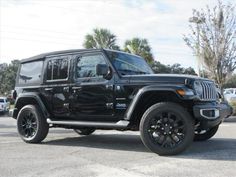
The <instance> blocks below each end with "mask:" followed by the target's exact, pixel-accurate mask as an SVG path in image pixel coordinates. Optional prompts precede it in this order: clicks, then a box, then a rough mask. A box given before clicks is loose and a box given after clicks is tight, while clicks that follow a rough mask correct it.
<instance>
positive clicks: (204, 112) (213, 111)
mask: <svg viewBox="0 0 236 177" xmlns="http://www.w3.org/2000/svg"><path fill="white" fill-rule="evenodd" d="M232 113H233V108H232V107H231V106H230V105H229V104H227V103H207V104H197V105H195V106H194V107H193V114H194V117H195V118H196V119H197V120H199V121H200V122H201V124H202V126H203V127H207V128H210V127H214V126H216V125H218V124H220V123H221V122H222V120H224V119H225V118H227V117H229V116H230V115H231V114H232Z"/></svg>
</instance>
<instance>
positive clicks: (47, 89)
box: [45, 88, 53, 91]
mask: <svg viewBox="0 0 236 177" xmlns="http://www.w3.org/2000/svg"><path fill="white" fill-rule="evenodd" d="M52 90H53V88H45V91H52Z"/></svg>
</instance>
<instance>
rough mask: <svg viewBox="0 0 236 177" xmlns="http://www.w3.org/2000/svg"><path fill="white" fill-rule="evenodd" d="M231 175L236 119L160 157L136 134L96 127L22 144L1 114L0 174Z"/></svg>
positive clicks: (234, 172)
mask: <svg viewBox="0 0 236 177" xmlns="http://www.w3.org/2000/svg"><path fill="white" fill-rule="evenodd" d="M15 176H20V177H35V176H50V177H74V176H76V177H95V176H96V177H97V176H98V177H104V176H105V177H130V176H134V177H144V176H145V177H151V176H155V177H168V176H175V177H176V176H179V177H184V176H186V177H190V176H196V177H198V176H199V177H202V176H204V177H210V176H211V177H234V176H236V117H232V118H229V119H228V121H227V122H224V123H223V124H222V125H221V127H220V129H219V131H218V132H217V134H216V135H215V136H214V137H213V138H212V139H211V140H209V141H206V142H194V143H193V145H192V146H191V147H190V148H189V149H188V150H187V151H186V152H184V153H182V154H180V155H177V156H171V157H161V156H158V155H156V154H154V153H152V152H149V151H148V150H147V149H146V148H145V147H144V145H143V144H142V142H141V140H140V138H139V134H138V132H130V131H128V132H119V131H100V130H98V131H96V132H95V133H94V134H93V135H90V136H79V135H77V134H76V133H75V132H73V131H72V130H65V129H50V132H49V134H48V136H47V138H46V139H45V140H44V141H43V143H41V144H26V143H24V142H23V141H22V140H21V139H20V138H19V136H18V134H17V130H16V121H15V120H14V119H12V118H9V117H4V116H1V117H0V177H15Z"/></svg>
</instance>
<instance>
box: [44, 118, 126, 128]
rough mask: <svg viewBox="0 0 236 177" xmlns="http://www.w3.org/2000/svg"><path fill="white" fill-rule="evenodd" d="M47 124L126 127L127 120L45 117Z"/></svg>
mask: <svg viewBox="0 0 236 177" xmlns="http://www.w3.org/2000/svg"><path fill="white" fill-rule="evenodd" d="M47 123H48V124H53V125H71V126H81V127H95V128H126V127H127V126H128V124H129V121H126V120H120V121H118V122H92V121H67V120H63V121H54V120H51V119H49V118H48V119H47Z"/></svg>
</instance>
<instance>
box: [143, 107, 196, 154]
mask: <svg viewBox="0 0 236 177" xmlns="http://www.w3.org/2000/svg"><path fill="white" fill-rule="evenodd" d="M139 129H140V134H141V139H142V141H143V143H144V145H145V146H146V147H147V148H148V149H150V150H151V151H152V152H155V153H157V154H159V155H175V154H178V153H180V152H182V151H184V150H185V149H186V148H187V147H189V146H190V144H191V143H192V141H193V138H194V123H193V119H192V117H191V115H190V114H189V113H188V112H187V111H186V110H185V109H184V108H183V107H182V106H180V105H178V104H176V103H170V102H161V103H157V104H155V105H153V106H151V107H150V108H149V109H147V111H146V112H145V113H144V115H143V117H142V119H141V122H140V127H139Z"/></svg>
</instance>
